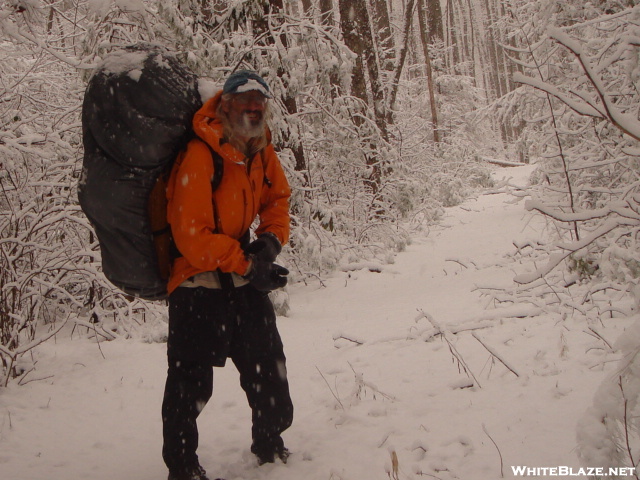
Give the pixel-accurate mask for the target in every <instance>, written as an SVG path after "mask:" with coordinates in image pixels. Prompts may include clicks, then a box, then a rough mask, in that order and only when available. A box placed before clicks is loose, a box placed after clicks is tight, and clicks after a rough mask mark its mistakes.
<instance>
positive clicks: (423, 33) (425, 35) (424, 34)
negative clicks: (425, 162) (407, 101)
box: [418, 0, 440, 143]
mask: <svg viewBox="0 0 640 480" xmlns="http://www.w3.org/2000/svg"><path fill="white" fill-rule="evenodd" d="M425 17H426V9H425V8H424V3H423V2H422V0H419V1H418V23H419V24H420V37H421V39H422V49H423V52H424V63H425V66H426V69H427V87H428V90H429V104H430V105H431V124H432V125H433V141H434V142H436V143H438V142H440V133H439V131H438V108H437V105H436V95H435V91H434V81H433V69H432V68H431V56H430V55H429V32H428V30H427V19H426V18H425Z"/></svg>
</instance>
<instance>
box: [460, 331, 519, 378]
mask: <svg viewBox="0 0 640 480" xmlns="http://www.w3.org/2000/svg"><path fill="white" fill-rule="evenodd" d="M471 335H472V336H473V338H475V339H476V340H477V341H478V342H480V345H482V346H483V347H484V348H486V349H487V351H488V352H489V353H490V354H491V355H492V356H493V357H494V358H495V359H496V360H498V361H499V362H500V363H502V364H503V365H504V366H505V367H507V369H508V370H509V371H511V373H513V374H514V375H515V376H516V377H519V376H520V374H519V373H518V372H517V371H516V369H515V368H513V367H512V366H511V365H509V364H508V363H507V362H506V361H505V360H504V359H503V358H502V357H500V355H498V352H496V351H495V350H494V349H493V348H492V347H490V346H489V345H487V344H486V343H485V342H484V341H483V340H482V339H481V338H480V337H479V336H478V334H477V333H476V332H471Z"/></svg>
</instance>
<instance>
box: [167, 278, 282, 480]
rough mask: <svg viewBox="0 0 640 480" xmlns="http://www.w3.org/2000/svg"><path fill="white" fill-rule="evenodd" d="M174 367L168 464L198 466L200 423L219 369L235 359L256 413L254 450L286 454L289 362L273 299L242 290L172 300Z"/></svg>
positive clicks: (185, 294)
mask: <svg viewBox="0 0 640 480" xmlns="http://www.w3.org/2000/svg"><path fill="white" fill-rule="evenodd" d="M167 356H168V363H169V368H168V372H167V382H166V386H165V392H164V400H163V404H162V420H163V437H164V444H163V449H162V456H163V459H164V461H165V463H166V465H167V467H168V468H169V470H170V471H171V472H183V471H188V470H189V469H192V468H193V467H194V466H195V465H197V464H198V456H197V454H196V450H197V448H198V427H197V424H196V419H197V418H198V415H199V414H200V412H201V411H202V409H203V408H204V406H205V405H206V403H207V401H208V400H209V399H210V398H211V395H212V393H213V368H212V367H213V366H218V367H219V366H224V364H225V362H226V359H227V358H231V359H232V361H233V363H234V364H235V366H236V368H237V369H238V371H239V372H240V385H241V386H242V389H243V390H244V391H245V393H246V395H247V400H248V402H249V406H250V407H251V411H252V421H253V426H252V432H251V433H252V440H253V443H252V445H251V451H252V452H253V453H255V454H257V455H260V454H261V453H268V452H277V451H281V450H282V448H283V447H284V444H283V441H282V437H281V436H280V435H281V433H282V432H283V431H284V430H286V429H287V428H288V427H289V426H290V425H291V422H292V420H293V404H292V402H291V397H290V395H289V384H288V381H287V371H286V358H285V355H284V351H283V346H282V341H281V339H280V334H279V333H278V329H277V327H276V316H275V312H274V310H273V305H272V303H271V300H270V299H269V297H268V295H267V294H265V293H262V292H259V291H257V290H256V289H255V288H253V287H252V286H251V285H246V286H243V287H238V288H233V287H230V288H225V289H210V288H203V287H198V288H187V287H180V288H177V289H176V290H175V291H174V292H173V293H172V294H171V295H170V297H169V339H168V346H167Z"/></svg>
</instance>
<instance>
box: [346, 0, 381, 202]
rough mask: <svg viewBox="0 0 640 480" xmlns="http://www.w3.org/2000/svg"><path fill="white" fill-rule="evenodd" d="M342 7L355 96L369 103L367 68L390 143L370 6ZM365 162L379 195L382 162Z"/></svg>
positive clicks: (359, 0)
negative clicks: (352, 62) (352, 61)
mask: <svg viewBox="0 0 640 480" xmlns="http://www.w3.org/2000/svg"><path fill="white" fill-rule="evenodd" d="M338 5H339V8H340V25H341V28H342V36H343V38H344V42H345V45H346V46H347V47H348V48H349V49H350V50H351V51H352V52H353V53H355V54H356V55H357V59H356V66H355V69H354V71H353V73H352V76H351V78H352V84H351V88H352V93H353V95H354V96H356V97H358V98H359V99H360V100H361V101H362V102H363V103H364V104H365V105H368V104H369V101H368V95H367V82H366V78H365V65H366V68H367V72H368V73H369V81H370V84H371V89H372V99H373V104H374V105H373V112H374V120H375V122H376V125H377V126H378V128H379V129H380V132H381V134H382V136H383V138H384V139H385V140H386V139H387V129H386V123H385V117H386V115H385V113H384V112H385V108H384V93H383V91H382V85H381V83H380V76H379V72H378V69H377V62H376V58H375V51H374V44H373V38H372V36H371V26H370V23H369V14H368V13H367V7H366V4H365V3H364V0H339V2H338ZM354 123H355V124H356V126H362V125H363V123H364V120H363V119H362V118H360V117H359V116H355V117H354ZM370 148H372V149H375V148H376V146H375V145H371V146H370ZM365 161H366V164H367V165H368V166H369V167H370V168H371V175H370V177H369V178H368V179H367V180H366V181H365V183H366V185H367V187H368V188H369V189H370V191H371V192H372V193H373V194H374V195H376V194H377V193H378V191H379V190H380V185H381V180H382V169H381V166H380V161H379V160H378V159H376V158H374V157H372V156H371V155H365Z"/></svg>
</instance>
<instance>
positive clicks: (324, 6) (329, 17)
mask: <svg viewBox="0 0 640 480" xmlns="http://www.w3.org/2000/svg"><path fill="white" fill-rule="evenodd" d="M320 18H321V21H322V25H327V26H333V25H335V23H336V20H335V15H334V14H333V0H320Z"/></svg>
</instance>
